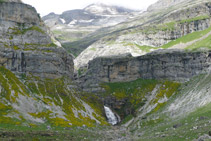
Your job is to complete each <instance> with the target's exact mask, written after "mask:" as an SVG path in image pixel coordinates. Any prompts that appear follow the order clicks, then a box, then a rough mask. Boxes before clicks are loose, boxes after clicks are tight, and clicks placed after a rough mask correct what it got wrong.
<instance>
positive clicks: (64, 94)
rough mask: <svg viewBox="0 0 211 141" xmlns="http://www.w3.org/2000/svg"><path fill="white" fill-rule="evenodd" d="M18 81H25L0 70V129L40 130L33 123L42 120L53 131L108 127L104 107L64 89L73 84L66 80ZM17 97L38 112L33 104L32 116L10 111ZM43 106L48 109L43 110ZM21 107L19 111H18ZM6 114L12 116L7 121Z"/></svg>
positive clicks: (27, 76) (94, 99)
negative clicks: (7, 127)
mask: <svg viewBox="0 0 211 141" xmlns="http://www.w3.org/2000/svg"><path fill="white" fill-rule="evenodd" d="M19 78H22V79H24V80H23V81H24V84H23V83H22V82H21V81H20V79H18V78H17V77H16V76H15V75H14V74H13V73H12V72H11V71H9V70H7V69H5V68H4V67H0V85H1V91H0V92H1V93H0V125H2V124H5V125H8V126H9V125H13V126H23V125H26V126H39V123H38V122H35V121H33V119H40V120H43V121H44V124H46V125H50V126H52V127H74V126H83V125H86V126H87V127H94V126H96V125H98V124H101V125H107V122H106V119H105V117H104V115H103V111H104V110H103V108H102V107H103V105H102V104H101V103H99V100H98V99H96V98H94V97H92V98H88V96H90V95H89V94H86V95H87V96H84V95H85V94H84V95H83V96H82V93H83V92H79V91H75V90H74V89H71V90H69V89H68V88H67V85H71V84H72V82H71V81H70V80H68V79H65V78H60V79H41V78H39V77H35V76H31V75H29V74H28V75H21V76H19ZM20 96H21V97H24V99H23V100H22V101H23V102H24V101H25V99H29V100H31V102H32V103H39V106H40V107H39V109H37V106H38V105H37V104H33V106H32V109H34V110H32V112H27V110H26V111H20V110H16V109H15V108H13V106H11V104H12V103H13V104H17V103H18V100H20ZM5 100H6V102H5ZM82 100H83V101H82ZM93 103H94V104H93ZM84 104H87V105H89V109H92V111H93V112H91V113H90V112H88V111H87V106H84ZM43 105H45V106H47V107H48V108H47V109H46V108H45V106H44V107H43ZM20 106H21V105H19V106H18V107H19V108H21V107H20ZM52 106H53V107H55V106H56V107H57V108H56V109H57V110H54V108H53V107H52ZM52 108H53V109H52ZM17 109H18V108H17ZM58 109H59V110H58ZM75 110H77V115H78V116H77V115H76V114H75V112H74V111H75ZM83 113H86V115H84V114H83ZM8 114H10V115H13V116H12V117H13V118H10V117H7V116H6V115H8ZM25 115H28V116H31V118H30V119H31V120H28V118H27V117H26V116H25ZM91 117H95V119H96V120H97V121H99V123H98V124H97V123H96V120H94V119H93V118H91Z"/></svg>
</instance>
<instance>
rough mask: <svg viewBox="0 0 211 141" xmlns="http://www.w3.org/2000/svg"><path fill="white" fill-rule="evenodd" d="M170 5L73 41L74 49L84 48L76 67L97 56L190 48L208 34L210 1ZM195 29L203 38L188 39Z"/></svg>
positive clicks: (86, 63) (85, 64)
mask: <svg viewBox="0 0 211 141" xmlns="http://www.w3.org/2000/svg"><path fill="white" fill-rule="evenodd" d="M170 5H171V6H170V7H167V8H166V9H160V10H159V9H157V10H156V11H146V12H144V13H142V14H140V15H139V16H137V17H136V18H134V19H131V20H128V21H127V22H124V23H120V24H118V25H116V26H113V27H108V28H104V29H101V30H98V31H96V32H95V33H93V34H89V35H88V36H87V37H86V38H83V39H81V40H79V41H75V42H73V43H71V44H70V45H71V47H72V48H78V49H79V50H81V49H84V51H82V53H80V55H79V56H77V57H76V59H75V60H74V61H75V66H76V68H80V67H84V66H87V65H88V62H89V61H91V60H93V59H94V58H96V57H102V56H116V55H124V54H127V53H131V54H132V55H133V56H140V55H144V54H146V53H148V52H151V51H154V50H157V49H166V48H181V49H182V48H183V49H184V48H189V46H190V45H191V44H193V43H195V42H197V41H198V40H199V39H198V38H199V37H200V40H202V39H204V38H206V37H207V36H208V35H209V34H208V33H209V31H210V30H209V28H208V27H209V26H210V12H209V10H210V8H209V2H208V3H206V2H204V1H181V2H180V3H179V2H178V3H177V4H176V5H174V3H171V4H170ZM196 31H198V33H203V36H204V37H202V36H199V37H198V38H196V37H194V38H192V39H188V41H186V39H187V38H188V37H189V36H191V35H195V34H196V33H194V32H196ZM199 31H201V32H199ZM190 33H191V35H188V34H190ZM186 35H187V36H186ZM87 39H88V40H89V42H88V41H87ZM180 42H182V43H184V44H183V45H181V44H179V43H180ZM187 42H190V43H187ZM176 44H178V45H177V46H176ZM180 45H181V46H183V47H180Z"/></svg>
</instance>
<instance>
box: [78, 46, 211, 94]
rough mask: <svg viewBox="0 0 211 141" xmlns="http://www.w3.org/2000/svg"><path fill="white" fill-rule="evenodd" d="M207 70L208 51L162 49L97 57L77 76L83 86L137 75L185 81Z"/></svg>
mask: <svg viewBox="0 0 211 141" xmlns="http://www.w3.org/2000/svg"><path fill="white" fill-rule="evenodd" d="M210 72H211V52H210V51H195V52H186V51H184V50H161V51H156V52H152V53H149V54H146V55H144V56H140V57H132V56H130V55H129V56H126V57H104V58H103V57H101V58H96V59H94V60H93V61H91V62H89V67H88V70H87V72H86V73H85V74H84V75H83V76H81V77H80V78H79V80H80V81H81V82H83V83H82V86H85V88H87V87H88V88H91V87H92V86H96V84H99V83H104V82H127V81H133V80H136V79H138V78H143V79H168V80H171V81H179V82H185V81H188V80H189V79H190V78H192V77H193V76H196V75H199V74H202V73H210ZM94 84H95V85H94ZM91 89H92V88H91ZM89 90H90V89H89ZM93 90H94V88H93Z"/></svg>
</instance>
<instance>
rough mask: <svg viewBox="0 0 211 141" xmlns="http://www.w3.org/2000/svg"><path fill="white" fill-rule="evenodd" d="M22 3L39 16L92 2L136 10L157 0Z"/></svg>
mask: <svg viewBox="0 0 211 141" xmlns="http://www.w3.org/2000/svg"><path fill="white" fill-rule="evenodd" d="M22 1H23V2H24V3H26V4H29V5H32V6H33V7H35V8H36V9H37V12H38V13H39V14H40V15H41V16H45V15H47V14H49V13H51V12H54V13H56V14H61V13H62V12H64V11H67V10H72V9H83V8H84V7H86V6H88V5H90V4H93V3H104V4H111V5H118V6H123V7H127V8H131V9H136V10H143V9H146V8H147V7H148V6H149V5H150V4H153V3H155V2H156V1H157V0H22Z"/></svg>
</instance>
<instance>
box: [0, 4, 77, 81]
mask: <svg viewBox="0 0 211 141" xmlns="http://www.w3.org/2000/svg"><path fill="white" fill-rule="evenodd" d="M0 27H1V28H0V65H1V66H5V67H6V68H7V69H9V70H11V71H13V72H18V73H32V74H33V75H36V76H41V77H44V78H59V77H62V76H63V75H67V76H68V77H70V78H72V76H73V69H74V66H73V57H72V56H71V55H70V54H68V53H67V52H66V51H65V50H64V49H63V48H61V47H58V46H57V45H55V44H54V43H53V42H52V40H51V37H50V36H49V34H48V30H47V28H46V27H45V25H44V23H43V22H42V20H41V19H40V17H39V15H38V14H37V12H36V10H35V9H34V8H33V7H31V6H29V5H26V4H22V3H16V2H3V3H0Z"/></svg>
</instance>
